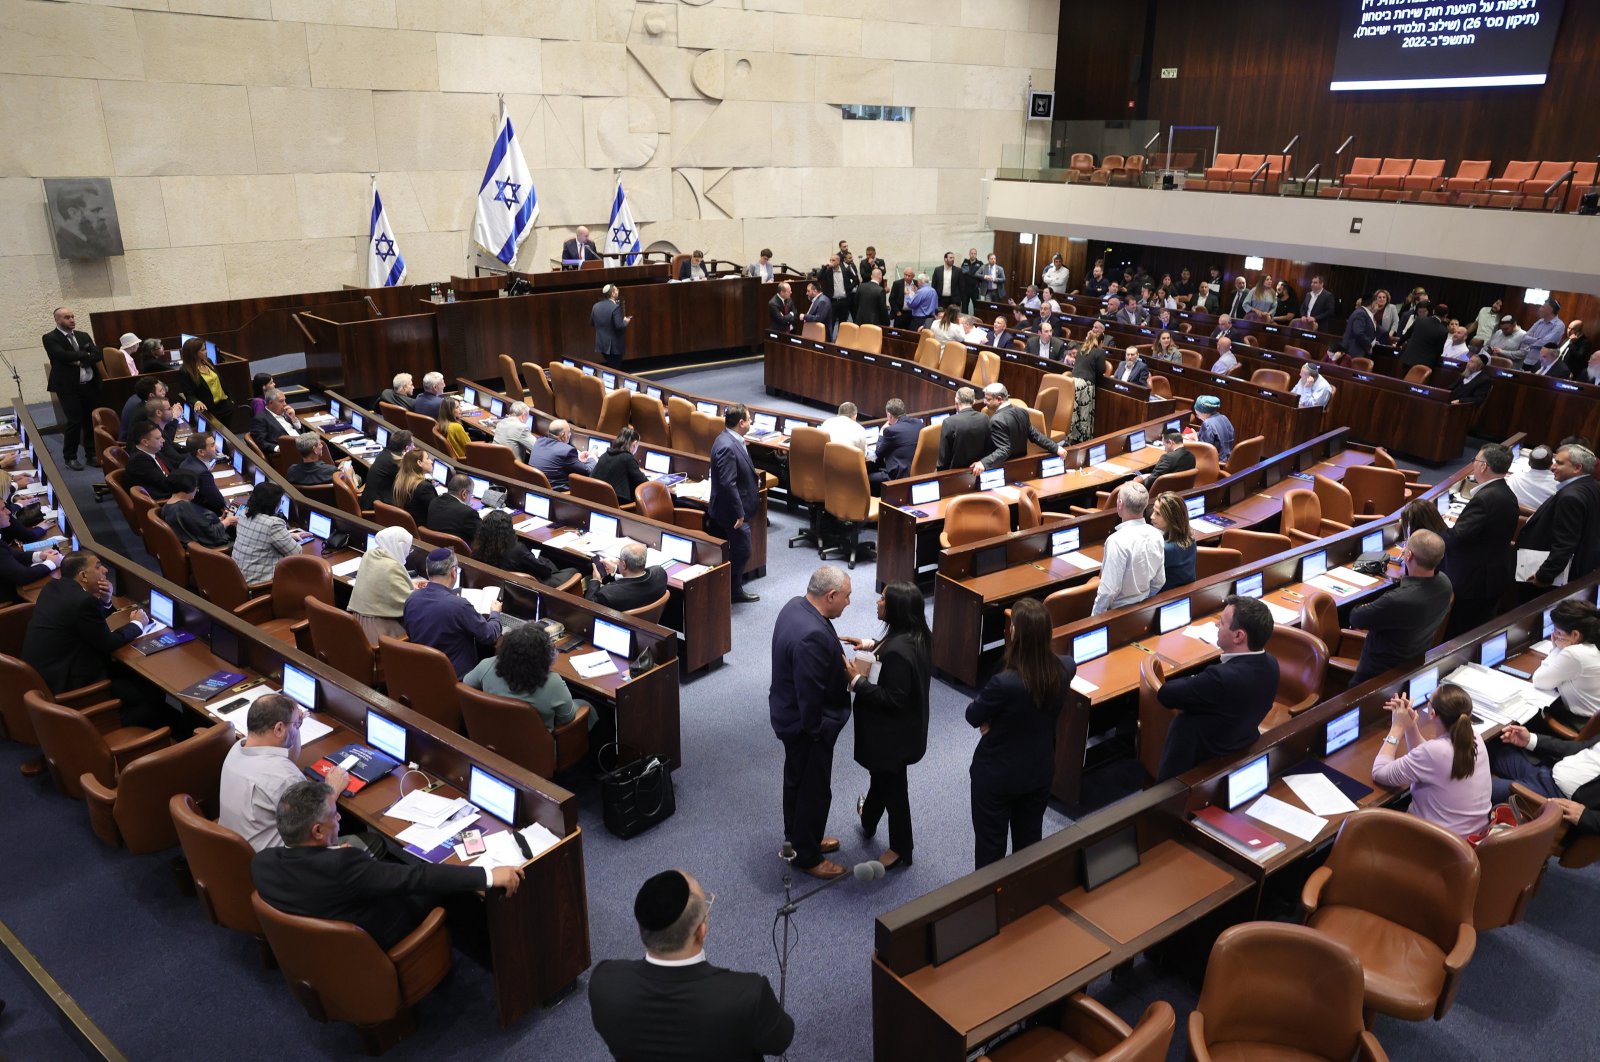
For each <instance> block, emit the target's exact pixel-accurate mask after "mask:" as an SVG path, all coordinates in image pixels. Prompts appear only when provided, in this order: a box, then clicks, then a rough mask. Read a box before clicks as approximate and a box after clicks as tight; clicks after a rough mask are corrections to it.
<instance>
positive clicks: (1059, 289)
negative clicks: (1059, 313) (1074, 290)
mask: <svg viewBox="0 0 1600 1062" xmlns="http://www.w3.org/2000/svg"><path fill="white" fill-rule="evenodd" d="M1069 277H1070V274H1069V272H1068V271H1067V267H1066V263H1064V262H1062V261H1061V256H1060V255H1059V254H1058V255H1055V256H1053V257H1052V258H1051V259H1050V264H1049V265H1047V266H1045V267H1044V282H1045V286H1046V287H1048V288H1049V289H1050V290H1051V291H1053V292H1055V293H1056V294H1057V295H1065V294H1066V293H1067V281H1068V279H1069Z"/></svg>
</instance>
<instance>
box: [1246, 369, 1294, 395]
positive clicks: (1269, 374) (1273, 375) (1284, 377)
mask: <svg viewBox="0 0 1600 1062" xmlns="http://www.w3.org/2000/svg"><path fill="white" fill-rule="evenodd" d="M1250 383H1251V385H1252V386H1255V387H1270V388H1272V390H1274V391H1287V390H1288V389H1289V374H1288V373H1287V372H1285V371H1284V370H1282V369H1257V370H1256V371H1255V372H1253V373H1251V374H1250Z"/></svg>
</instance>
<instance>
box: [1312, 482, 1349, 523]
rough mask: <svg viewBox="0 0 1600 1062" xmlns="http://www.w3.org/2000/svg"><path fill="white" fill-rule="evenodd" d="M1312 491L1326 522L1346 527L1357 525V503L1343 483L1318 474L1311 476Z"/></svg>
mask: <svg viewBox="0 0 1600 1062" xmlns="http://www.w3.org/2000/svg"><path fill="white" fill-rule="evenodd" d="M1311 491H1312V493H1313V494H1315V495H1316V496H1317V505H1318V506H1320V507H1321V509H1322V518H1323V519H1324V520H1329V521H1332V522H1333V523H1336V524H1343V525H1344V526H1346V527H1354V526H1355V525H1356V506H1355V502H1354V501H1353V500H1352V499H1351V497H1350V492H1349V491H1348V490H1346V489H1345V487H1344V484H1343V483H1340V482H1339V481H1338V480H1334V479H1329V478H1328V477H1327V476H1324V475H1323V474H1322V473H1320V472H1317V473H1313V474H1312V476H1311Z"/></svg>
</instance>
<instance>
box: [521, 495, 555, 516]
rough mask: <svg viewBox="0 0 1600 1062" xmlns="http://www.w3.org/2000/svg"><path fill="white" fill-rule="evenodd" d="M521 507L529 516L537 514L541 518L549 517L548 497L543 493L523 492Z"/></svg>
mask: <svg viewBox="0 0 1600 1062" xmlns="http://www.w3.org/2000/svg"><path fill="white" fill-rule="evenodd" d="M522 508H523V509H524V510H525V511H526V512H527V514H528V515H529V516H537V517H538V518H539V519H541V520H548V519H550V499H549V498H547V497H545V496H544V495H543V494H524V495H523V496H522Z"/></svg>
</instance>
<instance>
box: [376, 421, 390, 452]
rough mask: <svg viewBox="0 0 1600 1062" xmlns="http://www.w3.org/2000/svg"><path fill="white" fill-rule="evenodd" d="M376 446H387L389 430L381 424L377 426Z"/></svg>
mask: <svg viewBox="0 0 1600 1062" xmlns="http://www.w3.org/2000/svg"><path fill="white" fill-rule="evenodd" d="M378 445H379V446H382V447H388V445H389V429H388V428H385V427H384V426H383V425H382V424H380V425H378Z"/></svg>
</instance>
